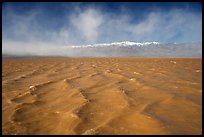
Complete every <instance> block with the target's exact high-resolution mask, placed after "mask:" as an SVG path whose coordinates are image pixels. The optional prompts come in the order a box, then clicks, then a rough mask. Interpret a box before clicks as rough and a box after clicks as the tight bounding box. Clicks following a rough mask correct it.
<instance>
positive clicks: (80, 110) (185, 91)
mask: <svg viewBox="0 0 204 137" xmlns="http://www.w3.org/2000/svg"><path fill="white" fill-rule="evenodd" d="M2 69H3V70H2V130H3V131H2V132H3V134H202V59H170V58H169V59H156V58H155V59H153V58H152V59H130V58H78V59H77V58H76V59H73V58H36V59H5V60H3V67H2Z"/></svg>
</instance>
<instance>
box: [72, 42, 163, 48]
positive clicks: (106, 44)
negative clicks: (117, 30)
mask: <svg viewBox="0 0 204 137" xmlns="http://www.w3.org/2000/svg"><path fill="white" fill-rule="evenodd" d="M159 44H160V42H155V41H154V42H130V41H123V42H112V43H101V44H93V45H78V46H71V47H72V48H83V47H99V46H100V47H102V46H134V45H135V46H147V45H159Z"/></svg>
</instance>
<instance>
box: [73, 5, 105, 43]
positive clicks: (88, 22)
mask: <svg viewBox="0 0 204 137" xmlns="http://www.w3.org/2000/svg"><path fill="white" fill-rule="evenodd" d="M70 20H71V23H72V25H73V26H74V27H75V28H76V29H77V30H78V33H82V34H83V35H84V36H85V38H86V39H88V41H89V42H96V41H97V39H98V32H99V31H100V30H99V29H98V28H99V26H100V25H101V24H102V23H103V16H102V14H100V13H98V11H97V10H95V9H88V10H86V11H84V12H81V13H79V14H78V15H76V14H74V15H72V18H70Z"/></svg>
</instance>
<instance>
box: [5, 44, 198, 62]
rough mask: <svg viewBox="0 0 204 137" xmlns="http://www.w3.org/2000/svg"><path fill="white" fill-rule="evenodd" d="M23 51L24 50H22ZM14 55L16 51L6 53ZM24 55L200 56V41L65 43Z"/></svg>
mask: <svg viewBox="0 0 204 137" xmlns="http://www.w3.org/2000/svg"><path fill="white" fill-rule="evenodd" d="M24 52H25V51H24ZM7 54H8V55H16V52H13V53H7ZM22 55H24V56H28V55H29V56H49V57H133V58H140V57H142V58H152V57H156V58H161V57H167V58H169V57H170V58H174V57H178V58H179V57H182V58H185V57H199V58H200V57H202V42H197V43H193V42H191V43H160V42H129V41H124V42H113V43H102V44H92V45H76V46H71V45H67V46H64V47H61V46H58V47H54V48H47V49H46V50H45V49H42V50H40V49H38V50H36V51H33V50H32V53H31V52H29V51H27V54H25V53H24V54H22Z"/></svg>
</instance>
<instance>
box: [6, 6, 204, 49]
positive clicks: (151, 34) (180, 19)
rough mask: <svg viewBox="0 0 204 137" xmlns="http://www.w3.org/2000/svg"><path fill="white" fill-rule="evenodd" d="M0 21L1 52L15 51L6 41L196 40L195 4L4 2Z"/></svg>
mask: <svg viewBox="0 0 204 137" xmlns="http://www.w3.org/2000/svg"><path fill="white" fill-rule="evenodd" d="M2 19H3V20H2V28H3V30H2V32H3V36H2V37H3V50H4V49H5V48H7V50H13V49H15V48H16V46H15V45H17V44H15V45H14V44H12V43H20V45H23V44H24V45H43V47H46V46H47V47H52V46H54V45H57V46H69V45H81V44H83V45H84V44H94V43H109V42H119V41H135V42H145V41H158V42H165V43H166V42H177V43H182V42H201V41H202V3H199V2H189V3H188V2H153V3H149V2H145V3H143V2H110V3H108V2H97V3H94V2H91V3H89V2H86V3H79V2H76V3H75V2H72V3H71V2H65V3H57V2H54V3H46V2H34V3H31V2H29V3H20V2H19V3H14V2H13V3H9V2H4V3H3V10H2ZM48 45H50V46H48ZM51 45H52V46H51ZM23 48H29V47H26V46H25V47H23Z"/></svg>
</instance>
